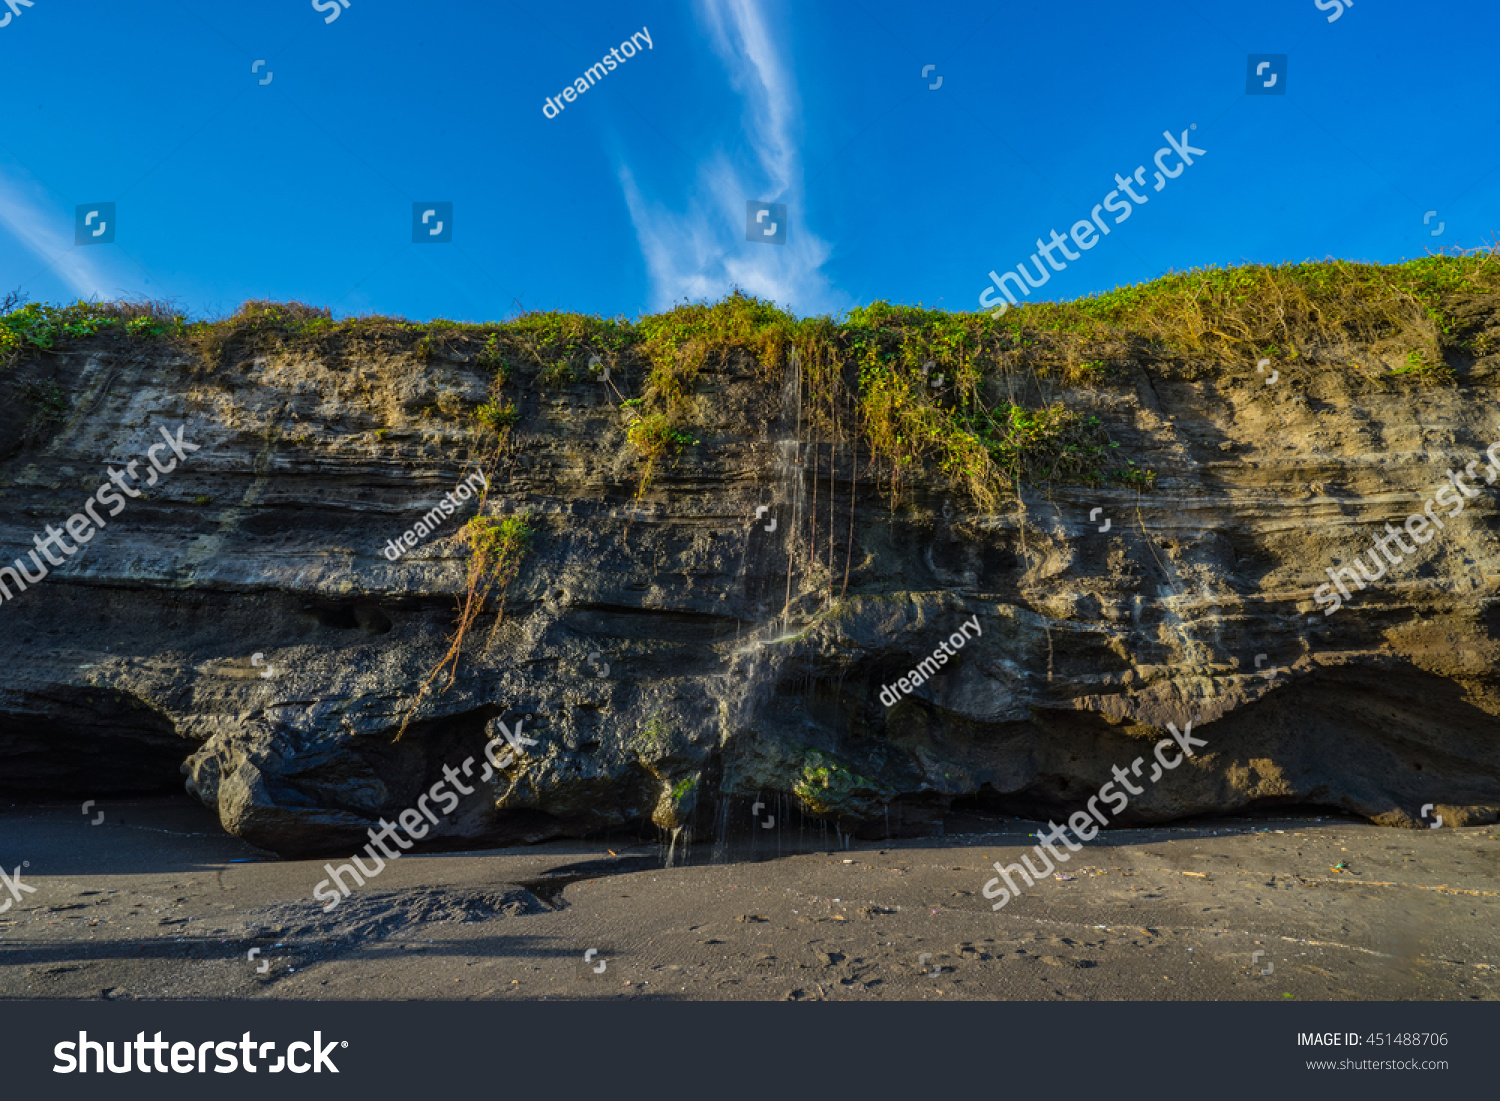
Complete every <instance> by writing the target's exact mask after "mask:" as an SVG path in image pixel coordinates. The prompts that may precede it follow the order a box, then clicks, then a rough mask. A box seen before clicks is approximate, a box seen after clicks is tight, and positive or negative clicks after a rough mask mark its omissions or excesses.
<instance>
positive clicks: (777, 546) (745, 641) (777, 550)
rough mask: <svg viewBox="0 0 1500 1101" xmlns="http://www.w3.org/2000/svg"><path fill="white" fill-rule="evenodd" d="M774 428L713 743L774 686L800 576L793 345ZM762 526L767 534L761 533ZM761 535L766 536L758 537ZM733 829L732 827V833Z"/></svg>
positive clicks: (798, 403)
mask: <svg viewBox="0 0 1500 1101" xmlns="http://www.w3.org/2000/svg"><path fill="white" fill-rule="evenodd" d="M778 427H779V429H780V431H779V433H778V435H777V437H776V438H775V440H774V441H773V445H774V448H775V463H774V466H773V468H772V469H773V479H772V481H771V484H770V486H769V487H768V489H769V490H770V508H769V511H767V512H766V513H765V515H764V516H761V517H755V518H754V519H753V521H752V523H753V526H752V529H751V532H750V538H749V539H748V540H747V542H746V549H745V554H744V556H743V557H742V559H741V563H740V578H739V579H740V582H741V585H742V591H743V592H744V593H745V594H746V597H747V604H748V605H749V606H751V607H753V608H755V610H756V612H757V617H758V618H757V620H756V624H755V626H754V627H753V628H751V629H750V630H749V631H748V632H745V633H744V634H742V635H740V636H739V639H738V640H737V644H736V645H735V647H734V649H733V650H732V651H731V652H730V654H729V655H728V664H729V667H728V669H727V670H726V672H725V674H724V677H723V679H722V681H721V686H722V687H721V691H720V694H719V699H720V703H721V711H720V714H721V727H720V745H721V746H727V745H728V744H729V743H730V741H731V740H732V739H733V738H734V737H735V735H736V734H738V733H740V732H743V731H747V730H753V729H754V728H755V725H756V722H757V720H758V718H759V717H760V715H761V714H762V712H763V710H764V709H765V708H766V707H767V706H768V705H769V704H770V699H771V690H772V687H773V685H774V684H775V683H776V664H777V663H778V662H779V661H780V660H781V656H782V653H783V648H782V646H780V645H778V644H779V643H782V642H784V641H785V640H787V639H789V638H790V637H791V636H792V635H794V634H795V629H794V626H793V622H792V619H793V616H794V614H795V613H794V611H793V609H794V607H795V606H796V605H797V603H798V599H797V598H798V597H800V596H801V595H802V592H803V585H804V582H805V581H806V580H807V576H808V569H807V565H806V549H805V546H804V544H805V542H806V540H805V538H804V537H803V532H802V528H803V525H804V524H805V523H806V522H807V517H808V503H807V497H808V493H807V469H806V463H805V459H804V456H805V454H806V448H807V443H806V441H805V440H804V439H803V438H802V435H803V423H802V362H801V359H800V357H799V356H798V354H797V351H796V349H795V348H794V349H793V350H792V352H791V355H790V357H789V359H788V363H787V370H786V377H785V380H784V382H783V383H782V388H781V416H780V419H779V424H778ZM768 527H770V528H772V529H773V532H774V534H772V533H768V532H767V531H766V529H767V528H768ZM766 536H769V537H766ZM768 581H775V582H778V584H776V585H775V586H774V587H772V588H771V590H770V592H769V593H768V594H766V595H770V596H773V597H774V598H775V599H774V600H771V601H769V602H762V603H760V604H757V603H756V602H755V600H754V599H753V597H754V596H756V595H758V594H762V593H766V589H765V583H766V582H768ZM716 818H718V819H719V820H718V822H717V828H716V833H717V835H718V836H717V838H716V846H715V847H716V848H718V847H719V846H721V845H722V844H723V840H724V835H725V831H726V830H728V829H729V825H730V824H729V822H728V821H727V818H725V817H723V816H719V815H716ZM735 832H738V831H737V830H736V831H735Z"/></svg>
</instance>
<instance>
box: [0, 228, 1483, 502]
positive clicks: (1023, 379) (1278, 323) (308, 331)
mask: <svg viewBox="0 0 1500 1101" xmlns="http://www.w3.org/2000/svg"><path fill="white" fill-rule="evenodd" d="M1495 293H1500V252H1497V250H1496V249H1483V250H1477V251H1473V252H1468V253H1464V254H1461V255H1434V256H1428V257H1424V258H1422V259H1418V260H1412V261H1408V262H1407V263H1404V264H1396V265H1375V264H1357V263H1351V262H1347V261H1341V260H1334V261H1326V262H1319V263H1304V264H1283V265H1278V266H1274V267H1268V266H1264V265H1249V266H1245V267H1237V268H1203V269H1195V270H1192V271H1187V272H1179V273H1173V274H1170V275H1166V276H1163V277H1161V278H1159V279H1155V280H1152V281H1151V282H1148V283H1141V284H1137V285H1134V286H1129V287H1120V288H1117V289H1115V290H1113V291H1109V292H1107V293H1104V294H1099V295H1094V296H1091V297H1088V298H1082V299H1078V300H1076V301H1072V302H1058V303H1040V302H1039V303H1027V304H1023V305H1021V306H1019V307H1016V308H1014V309H1012V310H1010V311H1009V312H1008V313H1006V314H1005V315H1003V316H1002V317H1001V318H999V319H998V320H992V319H991V318H990V316H989V315H988V314H987V313H984V312H979V313H950V312H946V311H942V310H929V309H924V308H922V307H920V306H900V305H891V304H889V303H885V302H875V303H872V304H871V305H868V306H863V307H859V308H857V309H854V310H851V311H850V312H849V313H848V314H847V315H846V316H845V317H844V318H843V319H841V320H838V319H834V318H832V317H826V316H824V317H810V318H797V317H794V316H793V315H792V314H790V313H788V312H786V311H784V310H782V309H780V308H778V307H777V306H775V305H773V304H771V303H768V302H764V301H761V300H759V299H756V298H753V297H749V296H746V295H742V294H740V293H735V294H733V295H731V296H729V297H728V298H725V299H723V300H721V301H718V302H712V303H693V304H685V305H681V306H677V307H675V308H674V309H672V310H669V311H667V312H665V313H661V314H653V315H648V316H644V317H641V318H640V319H638V320H636V321H634V322H632V321H629V320H627V319H624V318H600V317H594V316H585V315H582V314H571V313H560V312H553V311H545V312H544V311H538V312H533V313H528V314H524V315H521V316H520V317H517V318H515V319H514V320H511V321H508V322H503V323H498V324H468V323H460V322H452V321H446V320H442V319H437V320H434V321H432V322H430V323H427V324H419V323H416V322H411V321H407V320H404V319H400V318H390V317H379V316H371V317H355V318H348V319H345V320H335V319H334V318H333V317H332V315H331V313H330V311H328V310H327V309H318V308H314V307H310V306H305V305H302V304H300V303H273V302H263V301H251V302H246V303H245V304H244V305H243V306H241V307H240V309H239V310H238V311H237V312H236V313H235V314H234V315H232V316H230V317H227V318H222V319H218V320H212V321H196V322H193V321H189V320H188V319H187V318H185V317H184V316H182V315H181V314H179V313H177V312H175V311H173V310H172V309H171V307H170V305H168V304H165V303H160V302H150V301H143V302H114V303H85V302H78V303H75V304H73V305H71V306H62V307H59V306H48V305H40V304H26V305H20V304H18V303H16V302H15V301H14V300H13V299H12V300H9V301H7V302H6V303H4V305H3V306H0V366H5V365H8V364H10V363H14V362H16V361H18V360H20V359H23V358H29V357H32V356H37V355H44V354H47V353H51V352H56V351H58V350H61V349H63V348H64V347H66V346H67V345H69V344H70V343H76V342H79V341H83V340H110V341H123V342H128V343H130V344H135V343H138V342H155V341H171V342H172V343H173V344H176V345H177V346H179V347H182V348H183V349H184V350H186V351H189V352H191V353H192V354H193V355H194V356H195V357H196V358H197V359H198V360H199V361H200V362H201V364H202V365H203V369H205V370H208V371H215V370H220V369H224V368H227V367H232V366H233V365H235V364H237V363H239V362H241V361H242V360H244V359H246V358H248V357H250V356H253V355H257V354H266V353H271V352H275V351H278V350H286V349H296V350H298V351H299V352H302V353H304V354H312V355H317V356H320V357H321V358H324V359H325V360H329V361H333V360H339V359H352V358H360V357H364V356H370V355H381V354H385V355H390V354H404V355H411V356H415V357H417V358H419V359H425V358H428V357H433V356H438V357H443V358H452V359H461V360H468V361H471V362H475V363H478V364H479V365H481V366H483V367H486V368H488V369H490V370H491V371H492V372H493V373H494V378H495V389H494V397H493V398H492V400H491V401H490V402H489V403H487V404H486V405H483V406H480V407H479V409H477V410H476V411H475V416H476V419H477V421H478V422H479V423H481V424H486V425H488V426H489V427H490V428H491V429H501V428H503V427H506V426H508V425H509V424H510V423H511V422H513V421H514V419H515V416H516V413H515V408H514V406H513V405H511V404H510V403H509V402H508V401H507V399H506V398H505V397H504V396H503V390H504V388H505V386H506V385H507V384H508V383H509V382H510V381H511V380H513V379H515V378H517V377H526V378H528V379H530V380H531V381H533V382H534V383H535V384H536V385H539V386H542V387H549V388H561V387H565V386H569V385H573V384H575V383H582V382H586V381H588V380H591V379H593V378H595V377H597V376H596V375H595V374H594V373H592V372H595V371H597V370H599V369H600V368H602V367H606V366H607V367H609V368H610V369H611V371H612V377H613V378H614V379H620V380H624V379H631V380H636V381H637V382H638V383H639V384H640V389H641V393H640V396H639V397H636V398H632V399H630V402H629V404H630V405H632V406H634V407H635V408H636V411H637V413H638V414H641V415H644V416H645V417H646V418H647V419H646V420H645V421H643V422H640V423H644V424H649V425H650V426H651V428H652V431H650V432H646V431H645V429H641V430H639V431H637V432H636V433H635V435H636V436H640V437H642V438H641V439H635V438H633V437H632V443H634V444H635V445H636V447H637V449H638V450H640V449H642V448H643V447H644V450H642V456H641V457H642V461H643V463H644V465H645V467H646V470H647V476H649V471H650V469H651V468H653V467H654V466H655V465H656V462H657V460H658V459H659V458H660V457H661V455H660V452H662V451H663V450H664V447H663V446H645V445H647V444H652V445H661V444H662V441H663V440H667V441H671V442H672V443H674V444H678V443H681V442H683V441H686V440H691V438H692V437H691V435H690V434H688V433H686V432H684V431H682V430H683V429H685V428H687V427H688V426H689V425H690V424H691V423H692V420H693V417H694V410H695V400H694V395H695V384H696V382H697V380H698V378H699V376H700V375H701V374H702V372H704V371H705V370H730V371H736V370H739V371H745V372H748V373H751V374H754V375H758V376H759V377H761V378H762V379H763V380H764V381H765V383H766V384H767V385H778V386H779V385H780V382H781V380H782V378H783V372H784V371H785V369H786V368H787V365H788V363H789V362H791V360H792V352H793V351H794V350H795V352H796V353H797V354H796V363H797V365H798V370H799V372H800V385H801V396H802V408H803V411H804V417H805V428H806V429H807V432H808V438H809V439H811V438H813V437H814V436H815V435H816V437H817V438H820V439H822V440H824V441H825V442H832V441H842V442H846V443H847V442H850V441H853V440H857V441H858V442H859V443H860V444H862V445H863V446H865V447H867V448H868V449H869V450H870V452H871V455H872V457H873V458H874V459H876V460H877V464H878V468H879V470H880V471H881V472H882V474H883V477H884V479H885V481H886V484H887V485H888V487H889V488H890V490H891V492H892V495H893V496H896V495H899V492H900V490H901V487H902V486H903V484H905V483H906V482H908V481H909V480H910V479H911V478H912V477H913V476H915V475H916V474H917V473H918V472H924V471H925V472H928V473H931V472H932V471H933V469H934V468H935V470H936V471H937V472H940V473H941V474H942V475H943V476H944V477H946V478H947V479H948V480H949V481H951V482H952V483H954V484H956V485H959V486H961V487H963V488H965V489H966V490H967V491H968V492H969V495H970V496H971V497H972V498H973V499H974V500H975V501H976V503H978V504H980V505H982V506H986V505H993V504H994V503H995V502H996V500H998V499H999V497H1000V496H1002V495H1003V494H1004V492H1005V491H1006V489H1007V488H1008V487H1011V486H1013V485H1014V484H1015V483H1016V482H1018V481H1022V480H1027V481H1038V480H1064V481H1083V482H1091V483H1095V484H1098V483H1103V482H1109V481H1114V482H1119V483H1122V484H1127V485H1135V486H1136V487H1137V488H1142V489H1144V488H1149V485H1150V480H1151V476H1150V475H1149V474H1148V473H1146V472H1143V471H1141V470H1139V469H1138V468H1136V467H1135V466H1134V464H1132V463H1128V462H1126V463H1122V462H1120V461H1118V460H1117V459H1115V458H1114V455H1113V453H1112V450H1111V449H1112V447H1113V444H1112V442H1111V441H1110V440H1109V439H1108V436H1107V434H1106V433H1105V431H1104V429H1103V427H1102V426H1101V425H1100V424H1099V422H1098V421H1097V419H1096V418H1092V417H1088V416H1086V415H1084V414H1082V413H1080V412H1078V411H1076V410H1073V409H1070V408H1069V407H1068V406H1067V404H1066V403H1065V402H1063V401H1062V400H1061V399H1060V397H1059V396H1058V394H1059V387H1066V386H1067V385H1069V384H1088V383H1095V382H1104V381H1107V380H1108V378H1109V377H1110V375H1111V374H1112V373H1113V372H1114V370H1115V369H1116V368H1118V367H1120V366H1122V365H1124V364H1125V363H1127V362H1134V363H1145V362H1148V361H1149V362H1152V363H1153V364H1155V365H1157V366H1158V368H1159V369H1162V370H1179V371H1183V372H1186V373H1189V374H1201V373H1203V372H1206V371H1213V370H1215V369H1217V370H1222V371H1233V372H1236V373H1242V374H1244V375H1246V376H1251V377H1253V376H1254V373H1255V366H1256V364H1257V363H1258V361H1259V360H1261V359H1269V360H1271V361H1272V364H1273V365H1275V366H1278V367H1280V366H1283V365H1289V364H1298V363H1301V364H1306V365H1309V366H1313V365H1324V366H1338V367H1342V368H1347V366H1348V365H1349V364H1350V362H1351V360H1352V358H1353V357H1354V356H1355V355H1364V354H1366V353H1367V352H1368V350H1369V349H1371V348H1374V347H1380V348H1385V349H1390V348H1395V349H1397V350H1398V351H1399V353H1400V355H1401V356H1402V357H1403V358H1402V359H1401V363H1402V365H1401V366H1399V367H1396V368H1394V369H1393V370H1392V371H1391V372H1390V373H1391V374H1393V375H1409V376H1412V377H1413V378H1414V379H1416V380H1418V381H1420V382H1422V383H1426V384H1436V383H1443V382H1449V381H1452V380H1453V377H1454V374H1453V369H1452V367H1451V365H1450V361H1451V360H1452V359H1453V358H1454V357H1455V356H1464V355H1484V354H1488V353H1489V352H1491V351H1493V350H1495V349H1494V348H1493V347H1492V346H1491V341H1492V339H1493V338H1492V337H1491V335H1490V334H1488V333H1485V332H1483V331H1480V330H1479V329H1478V328H1477V327H1476V326H1475V325H1474V323H1473V322H1472V321H1465V320H1464V318H1465V317H1466V316H1468V317H1472V316H1473V315H1472V312H1470V313H1468V314H1466V313H1465V310H1464V308H1463V307H1464V306H1465V305H1466V304H1467V302H1466V300H1467V299H1468V298H1469V297H1470V296H1474V295H1489V294H1495ZM1466 326H1467V327H1466ZM1043 380H1046V383H1047V385H1045V386H1044V385H1042V383H1043ZM620 397H621V398H622V399H623V398H624V397H625V395H624V394H623V393H621V394H620ZM647 437H649V439H648V438H647ZM643 488H644V479H643Z"/></svg>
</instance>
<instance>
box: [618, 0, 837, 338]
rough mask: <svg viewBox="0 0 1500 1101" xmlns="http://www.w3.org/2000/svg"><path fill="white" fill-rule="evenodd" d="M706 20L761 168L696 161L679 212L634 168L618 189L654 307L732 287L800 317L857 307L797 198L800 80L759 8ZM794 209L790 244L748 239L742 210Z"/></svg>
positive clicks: (731, 2) (714, 10)
mask: <svg viewBox="0 0 1500 1101" xmlns="http://www.w3.org/2000/svg"><path fill="white" fill-rule="evenodd" d="M699 13H700V16H701V18H702V21H703V23H704V25H705V27H706V28H707V30H708V34H709V40H710V42H711V43H712V45H713V48H714V52H715V53H716V54H717V55H718V56H719V59H720V60H721V61H722V62H723V64H724V68H725V72H726V75H727V77H728V81H729V85H730V87H731V88H733V89H734V91H735V92H736V93H737V94H738V95H739V96H740V97H741V98H742V100H743V102H744V127H743V131H742V132H741V131H736V133H735V138H736V139H744V140H745V141H747V142H748V144H749V147H750V150H751V153H752V155H753V158H754V162H753V163H752V164H750V165H741V164H735V163H733V162H731V160H730V158H729V156H728V155H727V154H726V153H725V152H724V151H723V150H722V149H718V150H714V151H712V152H710V153H709V154H707V155H706V156H705V157H704V158H703V159H702V161H701V162H700V163H699V165H698V168H697V172H696V174H695V177H694V180H693V185H692V190H691V193H690V194H688V195H686V196H684V197H682V199H681V200H680V203H681V205H680V206H679V207H678V208H676V209H674V207H673V204H672V203H671V202H658V201H653V200H652V199H650V198H648V197H647V196H646V195H645V194H643V192H642V188H641V186H640V184H639V183H638V182H637V178H636V174H635V173H634V172H632V171H631V169H630V167H629V166H628V165H625V166H623V167H622V168H621V169H620V184H621V187H622V189H623V190H624V193H625V201H626V203H627V205H628V206H629V209H630V217H631V221H632V222H633V223H634V225H635V231H636V237H637V239H638V240H639V241H640V245H641V252H642V253H643V255H644V256H645V260H646V268H647V272H648V274H649V276H650V280H651V297H652V305H653V308H655V309H663V308H665V307H667V306H670V305H671V304H672V303H673V302H674V301H678V300H681V299H683V298H718V297H721V296H723V295H725V294H727V293H729V291H730V290H731V289H733V288H734V287H739V288H741V289H743V290H745V291H746V292H748V293H750V294H754V295H757V296H759V297H762V298H769V299H772V300H773V301H776V302H778V303H780V304H782V305H784V306H788V307H790V308H791V309H793V310H794V311H796V312H797V313H801V314H808V313H822V312H827V311H832V312H838V311H841V310H843V309H844V308H846V307H847V306H848V305H850V303H849V302H848V301H847V296H845V295H843V294H841V293H839V292H837V291H836V290H835V289H834V288H833V287H832V285H831V284H830V282H829V280H828V278H827V276H825V275H824V274H823V272H822V270H821V268H822V266H823V264H824V263H825V262H826V261H827V259H828V257H829V255H830V253H831V252H832V249H831V248H830V246H829V245H828V244H827V243H826V242H825V241H823V240H821V239H820V238H818V237H817V236H816V235H815V234H813V233H812V231H811V230H810V229H809V228H808V226H807V223H806V221H805V219H804V218H803V214H804V211H803V210H802V209H801V206H800V202H799V201H800V200H801V199H802V197H803V191H802V172H803V166H802V159H801V155H800V152H799V149H798V146H797V138H798V133H797V119H798V115H799V110H798V108H799V101H798V96H797V87H796V81H795V80H794V79H793V77H792V74H791V72H790V71H789V70H788V68H787V66H786V63H785V61H784V59H783V58H782V56H781V54H780V53H779V51H778V50H777V48H776V44H775V39H774V36H773V35H772V34H771V32H770V29H769V24H768V22H767V20H766V18H765V14H764V12H763V11H762V9H761V7H760V6H759V5H758V4H757V3H756V2H755V0H701V2H700V6H699ZM747 199H755V200H758V201H762V202H786V203H788V221H789V223H790V224H789V226H788V229H787V240H786V244H784V245H765V244H758V243H754V242H750V241H746V240H745V230H744V225H745V202H746V200H747Z"/></svg>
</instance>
